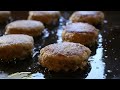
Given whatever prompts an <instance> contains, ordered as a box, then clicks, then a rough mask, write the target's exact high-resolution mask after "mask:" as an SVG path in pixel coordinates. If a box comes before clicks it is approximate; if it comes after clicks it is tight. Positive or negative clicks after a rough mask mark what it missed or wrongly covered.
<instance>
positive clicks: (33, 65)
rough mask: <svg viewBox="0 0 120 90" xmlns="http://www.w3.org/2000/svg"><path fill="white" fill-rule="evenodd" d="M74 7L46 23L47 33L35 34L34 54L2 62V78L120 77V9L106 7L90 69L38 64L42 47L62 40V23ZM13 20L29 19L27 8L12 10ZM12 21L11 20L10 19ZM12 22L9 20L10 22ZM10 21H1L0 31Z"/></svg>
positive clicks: (0, 70) (63, 23)
mask: <svg viewBox="0 0 120 90" xmlns="http://www.w3.org/2000/svg"><path fill="white" fill-rule="evenodd" d="M72 12H73V11H62V12H61V13H62V16H61V18H60V20H59V23H58V24H57V25H55V26H46V29H45V30H44V32H43V34H42V35H41V36H39V37H35V38H34V39H35V48H34V49H33V52H34V54H33V56H32V57H29V58H27V59H26V60H24V61H16V62H10V63H2V62H1V63H0V79H120V43H119V41H120V11H104V13H105V20H104V25H103V26H102V27H98V28H99V29H100V33H99V37H98V43H97V44H96V45H94V46H93V47H90V49H91V50H92V54H91V56H90V58H89V62H90V65H89V67H88V69H87V70H86V71H82V72H81V71H79V70H78V71H76V72H74V73H73V72H69V73H62V72H60V73H54V72H49V71H47V70H46V69H45V68H43V67H41V66H40V65H39V64H38V59H37V56H38V55H39V50H40V49H41V48H43V47H44V46H46V45H49V44H52V43H57V42H58V43H59V42H61V41H62V39H61V33H62V26H63V25H65V23H66V22H67V21H68V18H69V16H70V15H71V14H72ZM12 13H13V14H12V17H13V18H11V20H10V21H14V20H18V19H27V16H28V12H27V11H24V12H22V11H14V12H12ZM10 21H9V22H10ZM9 22H8V23H9ZM5 25H6V24H0V35H3V34H4V31H5Z"/></svg>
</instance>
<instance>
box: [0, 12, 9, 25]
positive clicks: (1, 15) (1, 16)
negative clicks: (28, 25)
mask: <svg viewBox="0 0 120 90" xmlns="http://www.w3.org/2000/svg"><path fill="white" fill-rule="evenodd" d="M10 16H11V12H10V11H0V23H5V22H6V21H8V20H9V18H10Z"/></svg>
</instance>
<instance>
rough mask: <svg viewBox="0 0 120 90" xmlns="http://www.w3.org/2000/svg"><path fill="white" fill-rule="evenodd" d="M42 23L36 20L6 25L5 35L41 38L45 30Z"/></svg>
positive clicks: (19, 21)
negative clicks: (25, 35)
mask: <svg viewBox="0 0 120 90" xmlns="http://www.w3.org/2000/svg"><path fill="white" fill-rule="evenodd" d="M44 28H45V27H44V25H43V23H42V22H39V21H35V20H17V21H14V22H11V23H9V24H8V25H6V31H5V34H27V35H30V36H39V35H41V33H42V31H43V30H44Z"/></svg>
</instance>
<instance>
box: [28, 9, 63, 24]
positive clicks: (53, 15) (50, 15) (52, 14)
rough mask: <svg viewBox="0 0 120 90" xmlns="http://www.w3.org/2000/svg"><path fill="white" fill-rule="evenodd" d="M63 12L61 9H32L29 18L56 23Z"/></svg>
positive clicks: (45, 22)
mask: <svg viewBox="0 0 120 90" xmlns="http://www.w3.org/2000/svg"><path fill="white" fill-rule="evenodd" d="M60 16H61V14H60V12H59V11H30V12H29V17H28V19H29V20H37V21H41V22H43V23H44V24H47V25H49V24H56V23H57V22H58V20H59V18H60Z"/></svg>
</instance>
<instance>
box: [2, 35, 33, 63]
mask: <svg viewBox="0 0 120 90" xmlns="http://www.w3.org/2000/svg"><path fill="white" fill-rule="evenodd" d="M33 47H34V40H33V37H31V36H28V35H23V34H11V35H4V36H1V37H0V61H3V62H9V61H13V60H17V59H19V60H23V59H24V58H26V57H28V56H30V55H31V54H32V49H33Z"/></svg>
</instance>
